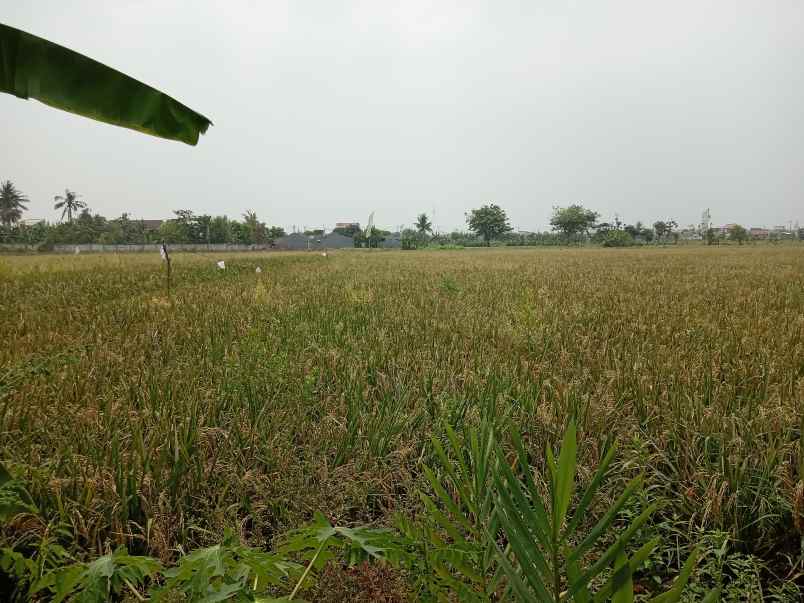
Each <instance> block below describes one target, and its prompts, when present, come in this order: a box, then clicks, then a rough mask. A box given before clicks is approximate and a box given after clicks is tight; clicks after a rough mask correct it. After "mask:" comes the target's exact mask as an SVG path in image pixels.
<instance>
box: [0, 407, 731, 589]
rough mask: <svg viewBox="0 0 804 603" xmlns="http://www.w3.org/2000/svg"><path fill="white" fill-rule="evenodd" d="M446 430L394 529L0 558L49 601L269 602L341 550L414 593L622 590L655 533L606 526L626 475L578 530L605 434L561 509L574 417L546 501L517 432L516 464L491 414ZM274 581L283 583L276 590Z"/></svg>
mask: <svg viewBox="0 0 804 603" xmlns="http://www.w3.org/2000/svg"><path fill="white" fill-rule="evenodd" d="M514 433H515V432H514ZM447 438H448V440H449V444H450V448H451V452H452V454H453V456H452V458H451V459H450V458H449V457H448V455H447V453H446V451H445V449H444V447H443V446H442V445H441V443H440V442H439V441H438V440H437V439H435V440H434V441H433V447H434V450H435V454H436V457H437V459H438V460H439V462H440V467H441V469H442V470H443V472H444V474H445V476H446V478H447V484H448V485H447V487H449V488H450V489H451V490H453V492H452V493H450V492H448V491H447V488H445V487H444V485H442V483H441V481H440V480H439V478H438V477H437V476H436V473H435V472H434V471H432V470H431V469H429V468H425V472H426V474H427V478H428V481H429V483H430V485H431V486H432V488H433V491H434V492H435V498H431V497H430V496H428V495H426V494H424V495H422V500H423V502H424V505H425V508H426V510H427V514H426V516H425V518H424V520H423V521H422V522H420V523H419V524H414V523H412V522H408V521H404V520H403V521H401V531H402V533H403V536H402V537H399V536H397V535H396V533H395V532H393V531H391V530H386V529H371V528H366V527H358V528H346V527H334V526H332V525H331V524H330V523H329V521H328V520H327V519H326V518H325V517H324V516H323V515H321V514H316V517H315V520H314V521H313V522H312V523H311V524H310V525H309V526H307V527H305V528H302V529H299V530H295V531H293V532H291V533H290V534H289V535H287V536H286V537H284V538H283V539H281V541H280V544H279V545H278V546H277V547H276V548H275V549H274V550H273V551H267V552H266V551H260V550H258V549H255V548H252V547H248V546H244V545H242V544H240V543H239V542H238V541H237V539H236V538H234V537H233V536H232V535H231V534H227V536H226V538H225V540H224V542H223V543H222V544H218V545H215V546H212V547H207V548H204V549H201V550H197V551H195V552H193V553H190V554H187V555H182V556H181V557H180V558H179V560H178V563H177V564H176V565H175V566H174V567H171V568H167V569H166V568H164V567H163V566H162V564H161V563H160V562H159V561H158V560H156V559H154V558H151V557H145V556H133V555H130V554H129V553H128V551H127V550H126V549H125V548H124V547H119V548H117V549H116V550H115V551H114V552H112V553H109V554H106V555H104V556H102V557H100V558H98V559H95V560H94V561H92V562H89V563H82V562H77V563H71V564H68V565H64V566H56V567H54V568H52V569H49V570H45V568H44V566H40V565H39V564H37V563H36V562H35V561H34V560H32V559H28V558H26V557H24V556H23V555H22V554H21V553H19V552H17V551H14V550H13V549H3V550H2V551H0V569H2V570H3V571H4V572H6V573H7V574H11V575H12V576H14V577H15V578H16V580H17V581H18V582H19V585H18V589H17V591H18V594H19V595H22V593H23V592H25V591H24V588H25V587H26V586H27V592H25V595H26V596H28V597H32V596H36V595H41V594H42V593H48V594H49V596H50V597H52V600H53V601H55V602H56V603H59V602H61V601H67V600H70V601H80V602H86V603H93V602H96V601H98V602H100V601H107V600H110V599H111V598H121V597H122V596H124V595H126V594H130V595H133V596H135V597H136V598H138V599H140V600H145V596H147V597H148V599H149V600H152V601H157V602H158V601H166V602H167V601H175V600H176V597H180V598H181V599H180V600H188V601H205V602H212V601H223V600H232V601H265V602H267V601H276V600H292V599H294V598H295V597H296V596H297V595H298V594H299V593H300V591H301V590H302V589H304V588H306V587H308V586H309V585H310V583H311V582H312V580H313V579H314V577H315V573H316V572H317V571H319V570H320V569H321V568H322V567H323V566H324V564H325V563H326V562H327V561H329V560H330V559H332V558H333V557H335V556H336V555H338V554H341V553H342V554H344V555H345V557H346V560H347V561H348V563H349V564H350V565H354V564H355V563H356V562H359V561H364V560H366V559H374V560H380V561H386V562H389V563H391V564H394V565H397V566H399V567H401V568H403V569H405V570H407V571H408V572H409V573H410V574H411V575H413V576H414V577H415V578H416V579H417V581H418V583H419V593H418V595H419V596H418V598H419V599H427V600H448V599H449V597H450V596H452V595H458V596H459V598H460V600H462V601H490V600H499V599H503V600H505V599H513V600H515V601H522V602H548V601H551V602H554V603H559V602H561V601H577V602H579V603H588V602H591V601H596V602H597V601H608V600H612V601H615V602H627V601H633V598H634V583H633V576H634V574H635V572H637V571H639V569H640V568H641V566H642V565H643V564H644V562H645V561H646V560H647V559H648V557H649V556H650V554H651V552H652V551H653V550H654V549H655V548H656V546H657V544H658V542H659V539H658V538H654V539H651V540H650V541H649V542H647V543H646V544H644V545H642V546H641V547H639V549H638V550H636V551H635V552H633V553H632V554H631V555H630V556H629V555H628V550H629V548H630V544H631V541H632V539H633V537H634V536H635V535H636V534H637V532H638V531H639V530H640V528H642V526H643V525H644V524H645V523H646V522H647V521H648V519H650V517H651V515H652V514H653V512H654V511H655V509H656V505H651V506H649V507H648V508H647V509H645V510H644V511H643V512H642V513H641V514H640V515H639V516H638V517H636V518H634V519H632V520H631V521H630V522H628V523H627V524H626V525H624V526H622V527H620V528H618V529H613V526H614V523H615V521H616V520H617V519H618V518H619V517H620V514H621V511H622V510H623V508H624V507H625V505H626V504H627V503H628V502H629V500H630V499H631V498H632V497H633V496H634V494H635V493H636V492H638V491H640V490H641V489H642V487H643V483H642V478H641V477H638V478H635V479H634V480H632V481H631V482H630V483H629V484H628V485H627V486H626V488H625V490H624V491H623V493H622V494H621V495H620V497H619V498H618V499H617V500H616V501H615V502H614V503H613V504H612V505H610V506H609V508H608V509H607V510H606V511H605V513H604V514H603V515H602V517H601V518H600V519H599V521H598V522H597V523H596V524H595V525H594V526H593V527H591V528H590V529H587V530H582V529H580V528H581V526H582V524H583V522H584V520H585V518H586V515H587V513H588V512H589V511H590V506H591V503H592V502H593V499H594V497H595V494H596V493H597V490H598V488H599V487H600V485H601V483H602V482H603V480H604V478H605V476H606V473H607V471H608V469H609V465H610V464H611V461H612V460H613V458H614V453H615V450H616V447H615V446H609V447H607V452H606V454H605V456H604V458H603V461H602V462H601V463H600V465H599V467H598V469H597V472H596V473H595V475H594V477H593V479H592V481H591V482H590V484H589V486H588V487H587V488H586V489H585V491H584V492H583V493H582V495H581V497H580V500H579V501H578V502H577V504H576V506H575V509H574V511H573V513H572V514H571V515H569V514H568V512H569V510H570V503H571V502H572V500H573V494H574V488H575V467H576V452H577V442H576V427H575V423H574V421H572V422H570V424H569V426H568V428H567V430H566V433H565V434H564V439H563V443H562V445H561V450H560V452H559V455H558V458H557V459H556V458H554V455H553V453H552V451H551V450H550V448H549V447H548V449H547V463H548V467H549V472H550V475H549V476H548V481H547V496H546V501H547V503H548V504H547V505H546V506H545V504H544V502H543V501H542V498H543V495H542V491H541V489H540V488H539V487H538V486H537V485H536V483H535V481H534V479H533V474H532V468H531V465H530V461H529V459H528V456H527V454H526V452H525V449H524V446H523V445H522V441H521V438H520V436H519V435H518V434H516V433H515V435H514V442H515V447H516V458H517V462H518V470H519V473H520V475H516V474H515V473H514V469H512V467H511V466H509V463H508V461H507V457H506V453H505V452H504V451H503V449H502V447H501V446H500V445H499V443H498V442H497V441H496V437H495V433H494V429H493V427H492V426H491V424H490V422H484V423H483V425H482V427H481V429H480V430H477V431H476V430H469V432H468V437H467V441H466V443H465V445H462V444H461V443H460V442H459V440H458V437H457V435H456V434H455V433H454V431H453V430H452V429H450V428H449V427H448V428H447ZM4 475H6V476H7V474H5V473H4ZM11 485H13V488H12V487H11ZM0 491H5V494H6V495H5V497H4V498H3V499H2V500H3V501H5V502H4V503H3V504H4V506H3V507H0V511H2V510H5V511H6V517H9V516H10V515H11V513H12V512H13V511H25V510H29V509H30V507H29V506H28V505H26V503H25V501H24V498H25V496H26V494H25V490H24V488H22V487H21V486H19V485H17V484H16V483H14V482H13V480H10V479H6V481H5V483H4V484H0ZM456 499H457V501H458V502H456ZM610 531H612V532H614V534H613V538H612V542H611V543H610V544H608V545H607V546H603V545H601V543H602V540H603V538H604V537H605V536H606V534H607V533H608V532H610ZM576 541H577V543H576V544H573V543H574V542H576ZM601 550H602V553H600V554H599V555H598V556H597V558H596V559H595V560H594V561H593V562H591V563H585V562H584V561H585V559H586V558H587V557H588V556H589V554H590V553H592V552H594V551H601ZM66 558H68V557H67V555H62V559H66ZM697 558H698V551H697V550H695V551H693V553H692V554H691V555H690V556H689V558H688V559H687V561H686V563H685V564H684V567H683V568H682V570H681V573H680V575H679V576H678V578H677V579H676V581H675V583H674V584H673V586H672V587H671V588H670V589H669V590H668V591H667V592H665V593H664V594H661V595H658V596H656V597H654V598H652V599H650V601H651V602H653V603H671V602H676V601H680V600H681V595H682V592H683V590H684V587H685V586H686V584H687V582H688V580H689V578H690V576H691V574H692V571H693V567H694V565H695V563H696V561H697ZM288 591H289V594H286V593H288ZM142 593H146V595H143V594H142ZM278 593H285V594H284V595H283V596H282V598H281V599H277V598H276V597H277V596H278ZM718 595H719V590H718V589H715V590H713V591H711V592H710V593H708V594H707V595H706V596H705V598H704V601H715V600H717V599H718Z"/></svg>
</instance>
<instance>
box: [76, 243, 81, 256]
mask: <svg viewBox="0 0 804 603" xmlns="http://www.w3.org/2000/svg"><path fill="white" fill-rule="evenodd" d="M79 253H81V250H80V249H79V248H78V245H76V246H75V255H78V254H79Z"/></svg>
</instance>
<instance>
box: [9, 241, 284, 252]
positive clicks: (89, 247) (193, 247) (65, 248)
mask: <svg viewBox="0 0 804 603" xmlns="http://www.w3.org/2000/svg"><path fill="white" fill-rule="evenodd" d="M159 247H160V245H159V244H158V243H151V244H147V245H95V244H86V245H53V247H52V248H43V247H42V246H40V245H22V244H19V245H18V244H13V243H7V244H1V245H0V251H40V250H41V251H52V252H53V253H75V252H76V249H77V250H78V253H136V252H151V253H159ZM266 249H271V247H270V245H234V244H227V243H220V244H214V243H211V244H209V245H207V244H188V245H170V244H168V251H264V250H266Z"/></svg>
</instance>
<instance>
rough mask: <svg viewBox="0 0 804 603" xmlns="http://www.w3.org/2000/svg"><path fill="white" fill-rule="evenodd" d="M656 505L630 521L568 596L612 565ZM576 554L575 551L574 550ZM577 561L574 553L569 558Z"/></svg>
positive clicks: (573, 586)
mask: <svg viewBox="0 0 804 603" xmlns="http://www.w3.org/2000/svg"><path fill="white" fill-rule="evenodd" d="M657 507H658V505H656V504H653V505H650V506H649V507H648V508H647V509H645V510H644V511H643V512H642V513H641V514H640V515H639V516H638V517H637V518H636V519H634V520H632V521H631V523H630V525H629V526H628V528H627V529H626V530H625V531H624V532H623V533H622V534H621V535H620V537H619V538H617V540H615V541H614V544H612V545H611V546H610V547H609V548H608V549H606V551H605V552H604V553H603V555H602V556H601V557H600V558H599V559H598V560H597V561H596V562H595V563H593V564H592V566H591V567H590V568H589V569H587V570H586V571H585V572H584V574H583V575H582V576H581V577H580V578H579V579H578V580H577V581H576V582H575V583H574V584H572V586H570V589H569V596H570V597H573V596H575V593H576V592H578V590H580V589H581V588H582V587H584V586H586V585H588V584H589V582H591V581H592V580H593V579H594V578H595V576H597V575H598V574H600V572H602V571H603V570H604V569H606V568H607V567H608V566H609V565H611V564H612V562H613V561H614V559H615V558H616V556H617V554H618V553H619V552H620V551H621V550H624V549H625V547H626V545H627V544H628V542H629V541H630V540H631V538H633V536H634V534H636V532H637V530H639V529H640V528H641V527H642V526H643V525H644V524H645V522H646V521H648V519H650V517H651V515H653V513H654V512H655V511H656V509H657ZM576 552H577V549H576ZM573 557H574V558H575V559H578V557H575V553H573V555H572V556H571V558H573Z"/></svg>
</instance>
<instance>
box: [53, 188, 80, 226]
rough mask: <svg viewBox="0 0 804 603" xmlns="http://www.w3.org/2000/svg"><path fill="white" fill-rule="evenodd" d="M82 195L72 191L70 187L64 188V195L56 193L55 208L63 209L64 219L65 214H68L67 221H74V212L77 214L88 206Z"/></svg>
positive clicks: (54, 198) (62, 216) (62, 218)
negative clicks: (82, 199)
mask: <svg viewBox="0 0 804 603" xmlns="http://www.w3.org/2000/svg"><path fill="white" fill-rule="evenodd" d="M80 197H81V195H79V194H78V193H76V192H75V191H71V190H70V189H69V188H68V189H65V190H64V196H62V195H56V196H55V197H53V200H54V201H55V202H56V204H55V205H54V206H53V209H56V210H59V209H60V210H62V212H61V218H60V219H61V220H62V221H64V216H67V221H68V222H70V223H72V221H73V214H77V213H78V211H79V210H82V209H86V208H87V204H86V203H84V202H83V201H81V199H80Z"/></svg>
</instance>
